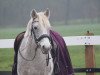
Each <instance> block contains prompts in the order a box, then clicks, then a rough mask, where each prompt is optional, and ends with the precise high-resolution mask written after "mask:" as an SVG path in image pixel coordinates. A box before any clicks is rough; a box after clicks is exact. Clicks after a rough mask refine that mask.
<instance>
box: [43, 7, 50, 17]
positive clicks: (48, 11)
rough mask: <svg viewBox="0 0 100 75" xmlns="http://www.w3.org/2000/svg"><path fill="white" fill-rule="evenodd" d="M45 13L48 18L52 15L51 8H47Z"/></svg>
mask: <svg viewBox="0 0 100 75" xmlns="http://www.w3.org/2000/svg"><path fill="white" fill-rule="evenodd" d="M44 15H45V16H47V17H48V18H49V17H50V10H49V9H48V8H47V10H46V11H45V12H44Z"/></svg>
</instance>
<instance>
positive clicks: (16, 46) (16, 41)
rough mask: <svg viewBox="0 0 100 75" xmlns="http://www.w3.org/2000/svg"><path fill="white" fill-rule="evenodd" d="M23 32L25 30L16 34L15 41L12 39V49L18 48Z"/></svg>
mask: <svg viewBox="0 0 100 75" xmlns="http://www.w3.org/2000/svg"><path fill="white" fill-rule="evenodd" d="M24 34H25V31H24V32H21V33H20V34H18V35H17V37H16V38H15V41H14V50H15V51H16V50H18V49H19V46H20V43H21V41H22V39H23V37H24Z"/></svg>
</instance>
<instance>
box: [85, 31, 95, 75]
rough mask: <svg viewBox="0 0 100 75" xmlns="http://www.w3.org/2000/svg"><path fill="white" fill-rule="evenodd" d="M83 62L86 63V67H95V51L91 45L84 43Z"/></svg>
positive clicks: (88, 33) (92, 74)
mask: <svg viewBox="0 0 100 75" xmlns="http://www.w3.org/2000/svg"><path fill="white" fill-rule="evenodd" d="M86 35H87V36H93V35H94V34H93V33H90V32H89V31H87V33H86ZM85 64H86V68H95V51H94V46H93V45H85ZM90 70H91V69H90ZM87 72H88V70H87ZM86 75H96V74H95V73H86Z"/></svg>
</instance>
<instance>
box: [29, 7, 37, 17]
mask: <svg viewBox="0 0 100 75" xmlns="http://www.w3.org/2000/svg"><path fill="white" fill-rule="evenodd" d="M30 15H31V17H32V18H34V19H35V18H37V12H36V10H35V9H33V10H32V11H31V14H30Z"/></svg>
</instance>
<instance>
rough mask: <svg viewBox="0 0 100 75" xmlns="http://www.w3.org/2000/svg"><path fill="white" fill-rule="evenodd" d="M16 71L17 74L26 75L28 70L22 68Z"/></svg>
mask: <svg viewBox="0 0 100 75" xmlns="http://www.w3.org/2000/svg"><path fill="white" fill-rule="evenodd" d="M17 73H18V75H28V72H27V71H24V70H20V71H18V72H17Z"/></svg>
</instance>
